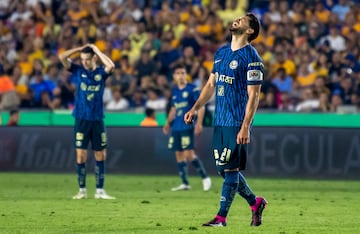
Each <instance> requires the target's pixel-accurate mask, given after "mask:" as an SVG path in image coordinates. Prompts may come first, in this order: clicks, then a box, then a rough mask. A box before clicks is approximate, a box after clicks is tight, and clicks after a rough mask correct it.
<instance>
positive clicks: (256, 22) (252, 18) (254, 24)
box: [246, 12, 260, 42]
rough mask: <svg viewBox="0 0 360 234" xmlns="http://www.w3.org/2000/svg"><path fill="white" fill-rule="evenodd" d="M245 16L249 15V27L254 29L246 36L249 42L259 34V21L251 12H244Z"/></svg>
mask: <svg viewBox="0 0 360 234" xmlns="http://www.w3.org/2000/svg"><path fill="white" fill-rule="evenodd" d="M246 16H247V17H249V25H250V28H252V29H253V30H254V32H253V33H252V34H250V35H249V36H248V42H251V41H252V40H254V39H256V38H257V37H258V35H259V32H260V22H259V20H258V18H257V17H256V16H255V15H254V14H253V13H251V12H248V13H246Z"/></svg>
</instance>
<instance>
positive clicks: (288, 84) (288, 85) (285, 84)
mask: <svg viewBox="0 0 360 234" xmlns="http://www.w3.org/2000/svg"><path fill="white" fill-rule="evenodd" d="M272 83H273V84H274V85H275V86H276V88H277V89H278V90H279V91H280V92H287V93H291V91H292V86H293V79H292V78H291V77H290V76H288V75H286V70H285V68H283V67H280V68H279V69H278V70H277V73H276V75H275V77H274V78H273V80H272Z"/></svg>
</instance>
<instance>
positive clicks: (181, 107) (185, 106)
mask: <svg viewBox="0 0 360 234" xmlns="http://www.w3.org/2000/svg"><path fill="white" fill-rule="evenodd" d="M171 93H172V95H171V96H172V97H171V106H174V107H175V108H176V112H175V119H174V121H173V123H172V126H171V127H172V130H174V131H181V130H186V129H191V128H194V126H193V125H188V124H186V123H185V121H184V115H185V113H186V112H188V111H189V110H190V109H191V107H192V106H193V105H194V104H195V102H196V100H197V99H198V98H199V95H200V89H199V88H198V87H196V86H195V85H193V84H187V85H186V86H185V87H184V88H183V89H179V88H178V87H177V86H176V87H174V88H173V89H172V91H171Z"/></svg>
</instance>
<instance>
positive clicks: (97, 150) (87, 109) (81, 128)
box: [59, 44, 115, 199]
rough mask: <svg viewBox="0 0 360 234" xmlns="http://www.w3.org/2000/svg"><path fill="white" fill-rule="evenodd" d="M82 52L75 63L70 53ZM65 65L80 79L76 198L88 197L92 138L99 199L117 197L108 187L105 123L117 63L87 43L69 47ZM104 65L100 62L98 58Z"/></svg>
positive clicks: (76, 113) (76, 114)
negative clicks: (107, 85)
mask: <svg viewBox="0 0 360 234" xmlns="http://www.w3.org/2000/svg"><path fill="white" fill-rule="evenodd" d="M76 53H80V60H81V65H78V64H75V63H73V62H72V61H71V59H70V57H71V56H72V55H74V54H76ZM59 59H60V61H61V63H62V64H63V66H64V67H65V68H66V69H68V70H69V71H70V72H71V73H73V77H74V78H75V83H76V92H75V106H74V111H73V116H74V117H75V127H74V134H75V148H76V162H77V174H78V183H79V187H80V189H79V192H78V193H77V194H76V195H75V196H74V197H73V199H84V198H86V197H87V193H86V169H85V163H86V159H87V148H88V144H89V142H90V141H91V145H92V150H94V155H95V161H96V162H95V163H96V165H95V179H96V192H95V198H96V199H114V197H112V196H109V195H108V194H107V193H106V192H105V190H104V188H103V187H104V175H105V159H106V146H107V139H106V132H105V126H104V103H103V94H104V87H105V81H106V79H107V77H108V76H109V75H110V74H111V72H112V71H113V69H114V67H115V66H114V63H113V62H112V61H111V59H110V58H108V57H107V56H106V55H105V54H103V53H102V52H101V51H100V50H99V49H98V48H97V47H96V46H95V45H93V44H87V45H84V46H81V47H77V48H74V49H70V50H67V51H65V52H63V53H62V54H60V55H59ZM98 60H100V62H101V63H102V64H103V65H104V66H97V61H98Z"/></svg>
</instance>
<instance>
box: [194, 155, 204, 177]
mask: <svg viewBox="0 0 360 234" xmlns="http://www.w3.org/2000/svg"><path fill="white" fill-rule="evenodd" d="M191 164H192V165H193V167H194V168H195V170H196V171H197V172H198V173H199V175H200V176H201V178H203V179H205V178H206V177H207V174H206V171H205V168H204V166H203V164H202V162H201V160H200V159H199V158H195V159H194V160H192V161H191Z"/></svg>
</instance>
